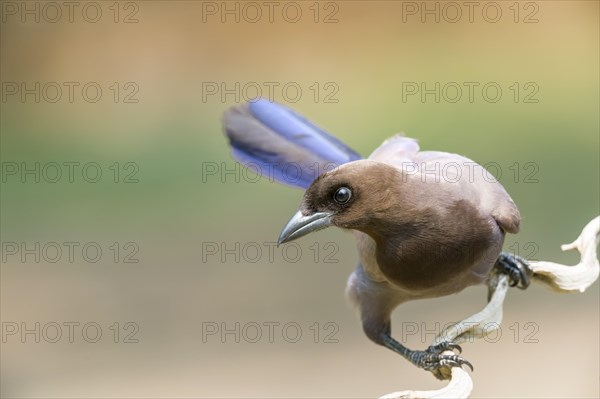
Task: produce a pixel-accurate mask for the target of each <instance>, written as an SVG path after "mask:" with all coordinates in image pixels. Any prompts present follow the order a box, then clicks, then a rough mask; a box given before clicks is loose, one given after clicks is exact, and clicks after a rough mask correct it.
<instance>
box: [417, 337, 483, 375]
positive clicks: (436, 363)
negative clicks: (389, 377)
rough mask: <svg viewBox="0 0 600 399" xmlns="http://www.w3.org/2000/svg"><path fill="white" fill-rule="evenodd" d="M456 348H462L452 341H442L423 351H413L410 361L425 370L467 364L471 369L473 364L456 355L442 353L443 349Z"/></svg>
mask: <svg viewBox="0 0 600 399" xmlns="http://www.w3.org/2000/svg"><path fill="white" fill-rule="evenodd" d="M454 349H456V350H458V353H460V352H462V348H461V347H460V346H459V345H457V344H455V343H453V342H442V343H439V344H437V345H431V346H430V347H429V348H427V349H426V350H424V351H413V353H412V354H411V355H410V361H411V362H412V363H413V364H414V365H415V366H417V367H420V368H422V369H424V370H427V371H435V370H437V369H439V368H442V367H461V368H462V366H463V365H467V366H469V368H470V369H471V371H473V365H472V364H471V363H470V362H468V361H467V360H465V359H463V358H462V357H460V356H458V355H450V354H443V353H442V352H444V351H451V350H454Z"/></svg>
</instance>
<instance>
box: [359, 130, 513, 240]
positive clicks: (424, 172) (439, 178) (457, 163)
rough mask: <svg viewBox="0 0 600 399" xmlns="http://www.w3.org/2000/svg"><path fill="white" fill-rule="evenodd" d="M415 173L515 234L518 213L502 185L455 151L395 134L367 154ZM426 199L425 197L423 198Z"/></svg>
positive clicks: (407, 172)
mask: <svg viewBox="0 0 600 399" xmlns="http://www.w3.org/2000/svg"><path fill="white" fill-rule="evenodd" d="M369 159H373V160H375V161H380V162H385V163H388V164H391V165H394V166H396V167H399V168H400V169H402V170H403V171H404V172H405V173H406V174H410V175H413V176H417V177H418V178H419V179H420V180H421V181H422V182H424V183H431V184H438V185H439V186H438V187H441V188H442V190H440V191H443V193H438V194H439V195H442V196H444V195H448V194H450V197H449V198H452V199H455V200H460V199H465V200H468V201H470V202H472V203H474V204H475V205H476V206H477V207H478V209H480V210H481V211H482V212H485V213H487V214H489V215H491V216H492V217H493V218H494V220H495V221H496V222H497V223H498V225H499V226H500V227H501V228H502V229H503V230H504V231H507V232H509V233H518V232H519V224H520V221H521V216H520V214H519V210H518V208H517V206H516V205H515V203H514V202H513V200H512V198H511V197H510V195H508V193H507V192H506V190H505V189H504V187H502V185H501V184H500V183H499V182H498V181H497V180H496V179H495V178H494V176H492V175H491V174H490V173H489V172H488V171H487V170H486V169H484V168H483V167H482V166H481V165H479V164H477V163H476V162H475V161H472V160H470V159H468V158H465V157H463V156H461V155H458V154H451V153H447V152H440V151H419V146H418V144H417V142H416V141H415V140H414V139H411V138H408V137H404V136H400V135H396V136H394V137H392V138H390V139H388V140H386V141H385V142H384V143H383V144H382V145H381V146H379V148H377V149H376V150H375V151H374V152H373V153H372V154H371V156H370V157H369ZM424 201H426V199H424Z"/></svg>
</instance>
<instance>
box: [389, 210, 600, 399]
mask: <svg viewBox="0 0 600 399" xmlns="http://www.w3.org/2000/svg"><path fill="white" fill-rule="evenodd" d="M599 240H600V216H598V217H596V218H594V219H592V221H590V222H589V223H588V224H587V225H586V226H585V227H584V228H583V230H582V232H581V234H580V235H579V237H577V239H576V240H575V241H573V242H572V243H571V244H565V245H562V246H561V249H562V250H563V251H567V250H571V249H577V251H579V253H580V254H581V260H580V261H579V263H578V264H577V265H575V266H567V265H561V264H558V263H553V262H544V261H539V262H538V261H531V262H529V266H530V268H531V270H532V271H533V280H534V281H538V282H541V283H544V284H546V285H548V286H550V287H551V288H553V289H554V290H556V291H560V292H584V291H585V290H586V289H587V288H588V287H589V286H590V285H592V284H593V283H594V282H595V281H596V280H597V279H598V275H599V274H600V266H599V264H598V258H597V256H596V250H597V248H598V242H599ZM489 289H490V294H491V295H490V298H489V302H488V304H487V305H486V306H485V308H483V310H481V311H480V312H479V313H476V314H474V315H473V316H471V317H468V318H466V319H464V320H463V321H461V322H459V323H457V324H454V325H452V326H450V327H449V328H447V329H445V330H444V331H442V332H441V333H440V335H438V336H437V337H436V338H435V340H434V341H433V343H432V345H435V344H437V343H440V342H443V341H451V342H454V343H460V342H463V341H466V340H467V339H469V340H471V339H474V338H483V337H485V336H486V335H489V334H490V333H492V332H493V331H495V330H497V329H498V328H499V327H500V323H501V322H502V305H503V303H504V298H505V297H506V293H507V292H508V277H507V276H506V275H498V274H494V275H493V276H492V278H491V279H490V282H489ZM444 353H447V354H453V352H444ZM434 375H435V376H436V377H438V378H440V379H444V380H450V382H449V383H448V385H446V386H445V387H444V388H442V389H438V390H435V391H401V392H393V393H390V394H387V395H384V396H382V397H381V398H380V399H400V398H402V399H413V398H468V397H469V395H470V394H471V391H472V390H473V380H472V379H471V377H470V376H469V373H467V372H466V371H465V370H463V369H461V368H460V367H452V368H451V369H449V368H448V367H445V368H441V369H440V370H437V371H436V372H435V373H434Z"/></svg>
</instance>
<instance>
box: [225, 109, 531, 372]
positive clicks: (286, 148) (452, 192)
mask: <svg viewBox="0 0 600 399" xmlns="http://www.w3.org/2000/svg"><path fill="white" fill-rule="evenodd" d="M224 124H225V132H226V134H227V136H228V137H229V139H230V143H231V145H232V147H233V148H234V156H236V158H238V159H239V160H240V161H241V162H245V163H248V162H259V163H260V164H263V163H267V162H271V163H272V165H275V162H273V161H276V166H275V167H274V171H275V172H276V173H275V179H276V180H278V181H281V182H283V183H286V184H291V185H296V186H299V187H305V188H307V190H306V192H305V194H304V197H303V199H302V203H301V204H300V210H299V211H298V212H297V213H296V214H295V215H294V217H292V219H291V220H290V221H289V222H288V224H287V225H286V226H285V228H284V229H283V231H282V233H281V235H280V237H279V242H280V243H284V242H288V241H291V240H294V239H297V238H299V237H302V236H304V235H306V234H309V233H311V232H313V231H316V230H320V229H323V228H326V227H329V226H336V227H340V228H343V229H350V230H351V231H352V232H353V233H354V235H355V237H356V242H357V247H358V254H359V264H358V267H357V268H356V270H355V271H354V272H353V273H352V275H351V276H350V278H349V279H348V286H347V294H348V296H349V298H350V299H351V301H352V302H353V303H354V304H355V305H356V306H357V307H358V309H359V311H360V315H361V320H362V325H363V329H364V331H365V333H366V335H367V336H368V337H369V338H370V339H371V340H373V341H374V342H376V343H378V344H380V345H384V346H386V347H387V348H390V349H392V350H393V351H395V352H397V353H399V354H401V355H402V356H404V357H405V358H407V359H408V360H410V361H411V362H412V363H414V364H415V365H417V366H419V367H422V368H424V369H427V370H434V369H437V368H439V367H441V366H444V365H452V366H459V365H462V364H467V365H469V366H470V364H469V363H468V362H467V361H466V360H464V359H463V358H461V357H459V356H457V355H445V354H442V352H443V351H444V350H448V349H459V350H460V347H459V346H458V345H455V344H453V343H451V342H445V343H442V344H439V345H436V346H433V347H429V348H428V349H427V350H425V351H418V350H410V349H408V348H406V347H405V346H403V345H402V344H401V343H399V342H398V341H396V340H394V339H393V338H392V337H391V326H390V317H391V313H392V311H393V310H394V309H395V308H396V307H397V306H398V305H400V304H402V303H404V302H407V301H410V300H415V299H423V298H432V297H440V296H444V295H449V294H453V293H456V292H459V291H461V290H463V289H464V288H466V287H468V286H470V285H474V284H480V283H483V282H485V281H487V280H488V278H489V276H490V272H491V270H492V268H493V267H494V266H495V265H496V266H498V267H499V270H500V271H501V272H508V273H510V276H511V279H512V281H513V283H514V284H516V283H518V282H519V281H520V282H521V283H522V285H523V286H527V284H528V280H527V276H526V275H524V273H523V270H524V269H523V267H524V264H523V262H521V261H520V260H519V259H517V258H515V257H510V256H508V255H505V254H501V249H502V245H503V243H504V235H505V233H506V232H509V233H517V232H518V230H519V223H520V215H519V211H518V209H517V207H516V206H515V204H514V202H513V201H512V199H511V198H510V196H509V195H508V194H507V193H506V191H505V190H504V188H503V187H502V186H501V185H500V183H498V182H497V181H496V180H495V179H494V178H493V177H492V176H491V175H490V174H489V173H488V172H487V171H486V170H485V169H484V168H483V167H481V166H480V165H478V164H476V163H475V162H473V161H471V160H470V159H468V158H465V157H462V156H459V155H456V154H449V153H445V152H435V151H424V152H420V151H419V146H418V144H417V143H416V141H415V140H413V139H410V138H407V137H404V136H400V135H398V136H394V137H392V138H391V139H388V140H386V141H385V142H384V143H383V144H382V145H381V146H380V147H379V148H378V149H376V150H375V151H374V152H373V153H372V154H371V156H370V157H369V159H360V156H359V155H358V154H357V153H355V152H354V151H352V150H351V149H350V148H349V147H347V146H345V145H344V144H343V143H341V142H339V141H338V140H337V139H335V138H333V137H332V136H330V135H328V134H327V133H325V132H323V131H322V130H320V129H319V128H318V127H316V126H315V125H313V124H311V123H310V122H308V121H306V120H305V119H303V118H302V117H301V116H299V115H297V114H295V113H294V112H293V111H291V110H289V109H287V108H285V107H283V106H280V105H278V104H273V103H269V102H267V101H265V100H260V101H258V102H256V103H250V104H248V105H242V106H238V107H233V108H231V109H230V110H229V111H227V112H226V114H225V116H224ZM311 154H312V155H311ZM298 159H300V160H301V161H298ZM325 161H329V162H333V163H336V164H338V165H339V166H337V167H336V168H334V169H333V170H330V171H328V172H326V173H323V174H321V175H320V176H318V177H317V178H316V179H314V177H312V178H311V177H309V176H307V174H308V173H310V171H311V164H314V165H323V164H324V162H325ZM289 163H294V164H295V166H296V167H298V168H299V170H300V171H301V172H304V173H306V174H304V175H303V176H302V177H301V178H299V179H297V180H292V179H290V178H289V176H286V175H285V173H284V172H285V170H286V166H287V165H288V164H289ZM313 180H314V181H313Z"/></svg>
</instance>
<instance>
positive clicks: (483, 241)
mask: <svg viewBox="0 0 600 399" xmlns="http://www.w3.org/2000/svg"><path fill="white" fill-rule="evenodd" d="M390 233H391V234H387V235H376V237H374V242H375V253H374V255H375V258H376V264H377V266H378V268H379V270H380V272H381V274H382V275H383V276H385V278H386V280H388V282H390V283H391V284H393V285H395V286H397V287H398V288H400V289H403V290H405V291H408V292H415V293H417V292H429V291H431V292H436V293H439V295H440V296H441V295H447V294H450V293H453V292H458V291H460V290H462V289H464V288H465V287H467V286H469V285H473V284H477V283H480V282H482V281H483V280H484V279H485V278H487V276H488V274H489V271H490V270H491V268H492V267H493V265H494V263H495V261H496V259H497V257H498V254H499V253H500V251H501V248H502V244H503V241H504V233H503V232H502V230H501V229H500V228H499V226H498V224H497V223H496V222H495V221H494V219H493V218H492V217H489V216H487V215H482V214H481V213H480V212H479V211H478V210H477V209H476V208H475V207H474V206H472V205H471V204H469V203H468V202H466V201H458V202H456V203H454V204H453V205H451V206H450V207H449V209H446V210H444V212H438V211H436V210H433V211H431V210H430V211H429V212H424V213H423V214H421V215H419V216H416V217H415V219H414V221H413V222H411V221H403V222H402V223H400V224H399V225H398V226H397V228H396V229H395V231H393V232H390Z"/></svg>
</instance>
